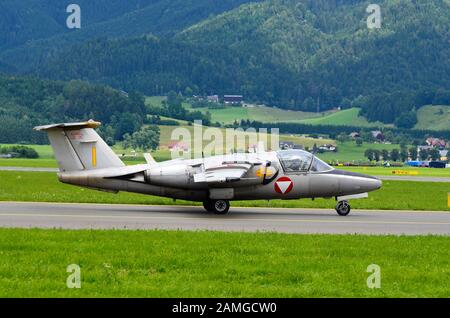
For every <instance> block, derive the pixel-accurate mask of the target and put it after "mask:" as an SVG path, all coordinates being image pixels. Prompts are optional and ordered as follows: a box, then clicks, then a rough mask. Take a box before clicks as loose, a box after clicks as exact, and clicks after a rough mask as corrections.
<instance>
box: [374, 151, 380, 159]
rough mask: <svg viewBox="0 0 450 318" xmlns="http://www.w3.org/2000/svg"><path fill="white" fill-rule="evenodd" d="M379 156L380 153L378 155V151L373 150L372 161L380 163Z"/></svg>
mask: <svg viewBox="0 0 450 318" xmlns="http://www.w3.org/2000/svg"><path fill="white" fill-rule="evenodd" d="M380 155H381V153H380V151H379V150H374V151H373V159H374V160H375V161H380Z"/></svg>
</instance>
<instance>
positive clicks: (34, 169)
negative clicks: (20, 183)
mask: <svg viewBox="0 0 450 318" xmlns="http://www.w3.org/2000/svg"><path fill="white" fill-rule="evenodd" d="M0 171H19V172H20V171H22V172H59V169H57V168H39V167H8V166H5V167H0ZM375 177H377V178H379V179H381V180H397V181H418V182H450V178H447V177H420V176H375Z"/></svg>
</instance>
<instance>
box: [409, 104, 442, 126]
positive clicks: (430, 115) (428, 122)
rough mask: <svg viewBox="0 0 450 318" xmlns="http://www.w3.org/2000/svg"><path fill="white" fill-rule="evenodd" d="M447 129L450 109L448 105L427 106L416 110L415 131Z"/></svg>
mask: <svg viewBox="0 0 450 318" xmlns="http://www.w3.org/2000/svg"><path fill="white" fill-rule="evenodd" d="M449 127H450V107H449V106H448V105H447V106H442V105H428V106H423V107H421V108H419V109H418V110H417V124H416V125H415V126H414V128H415V129H432V130H448V129H449Z"/></svg>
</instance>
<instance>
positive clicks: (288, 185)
mask: <svg viewBox="0 0 450 318" xmlns="http://www.w3.org/2000/svg"><path fill="white" fill-rule="evenodd" d="M274 187H275V191H277V192H278V193H281V194H286V193H289V192H291V190H292V188H293V187H294V182H292V180H291V179H290V178H289V177H281V178H278V180H277V181H276V182H275V186H274Z"/></svg>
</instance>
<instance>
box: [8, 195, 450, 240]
mask: <svg viewBox="0 0 450 318" xmlns="http://www.w3.org/2000/svg"><path fill="white" fill-rule="evenodd" d="M0 227H20V228H34V227H36V228H65V229H182V230H220V231H245V232H255V231H276V232H284V233H333V234H344V233H358V234H395V235H400V234H405V235H426V234H440V235H450V212H417V211H373V210H353V211H352V212H351V213H350V215H348V216H346V217H342V216H338V215H337V214H336V212H335V211H334V210H333V208H331V207H330V209H280V208H238V207H236V208H233V207H232V208H231V209H230V212H229V214H227V215H214V214H210V213H207V212H205V211H204V210H203V208H202V207H187V206H145V205H110V204H78V203H74V204H70V203H69V204H64V203H62V204H61V203H19V202H3V203H0Z"/></svg>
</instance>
